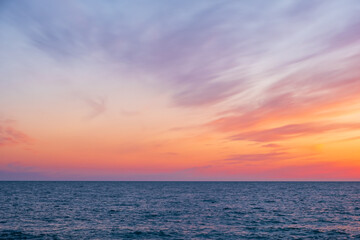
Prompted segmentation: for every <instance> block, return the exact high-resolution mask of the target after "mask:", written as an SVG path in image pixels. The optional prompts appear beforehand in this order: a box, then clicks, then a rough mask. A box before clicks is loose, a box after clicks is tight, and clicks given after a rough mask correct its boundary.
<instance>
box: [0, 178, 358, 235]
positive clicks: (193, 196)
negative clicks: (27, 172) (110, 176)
mask: <svg viewBox="0 0 360 240" xmlns="http://www.w3.org/2000/svg"><path fill="white" fill-rule="evenodd" d="M0 239H225V240H231V239H360V182H18V181H16V182H0Z"/></svg>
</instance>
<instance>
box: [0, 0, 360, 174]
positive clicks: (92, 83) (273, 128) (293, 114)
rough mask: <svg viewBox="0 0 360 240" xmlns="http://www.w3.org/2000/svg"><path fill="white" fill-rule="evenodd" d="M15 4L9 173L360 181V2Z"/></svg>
mask: <svg viewBox="0 0 360 240" xmlns="http://www.w3.org/2000/svg"><path fill="white" fill-rule="evenodd" d="M0 4H1V5H0V180H12V179H16V180H43V179H49V180H52V179H59V180H63V179H64V180H66V179H69V180H83V179H84V180H360V150H359V149H360V122H359V119H360V94H359V93H360V68H359V61H360V15H359V14H358V13H359V11H360V2H359V1H357V0H344V1H340V0H333V1H313V0H305V1H304V0H297V1H295V0H294V1H271V2H270V1H266V0H258V1H257V0H256V1H201V0H199V1H151V4H150V2H148V1H55V0H53V1H42V0H32V1H26V2H25V1H22V2H21V1H2V2H1V3H0Z"/></svg>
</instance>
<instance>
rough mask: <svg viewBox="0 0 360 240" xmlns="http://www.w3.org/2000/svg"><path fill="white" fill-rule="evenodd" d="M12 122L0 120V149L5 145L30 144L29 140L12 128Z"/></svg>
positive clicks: (26, 136)
mask: <svg viewBox="0 0 360 240" xmlns="http://www.w3.org/2000/svg"><path fill="white" fill-rule="evenodd" d="M13 125H14V124H13V121H7V120H0V147H1V146H5V145H16V144H30V143H31V142H32V140H31V138H30V137H29V136H28V135H26V134H25V133H23V132H22V131H20V130H18V129H17V128H16V127H15V126H13Z"/></svg>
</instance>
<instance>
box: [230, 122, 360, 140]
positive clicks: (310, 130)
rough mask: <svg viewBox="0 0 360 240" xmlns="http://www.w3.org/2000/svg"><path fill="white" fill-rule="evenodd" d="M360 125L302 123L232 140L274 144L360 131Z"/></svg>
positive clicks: (241, 135)
mask: <svg viewBox="0 0 360 240" xmlns="http://www.w3.org/2000/svg"><path fill="white" fill-rule="evenodd" d="M359 129H360V124H359V123H302V124H291V125H285V126H282V127H278V128H271V129H265V130H259V131H249V132H243V133H239V134H236V135H233V136H231V137H230V139H232V140H247V141H255V142H273V141H281V140H287V139H291V138H296V137H303V136H309V135H315V134H321V133H326V132H330V131H339V130H341V131H350V130H359Z"/></svg>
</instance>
